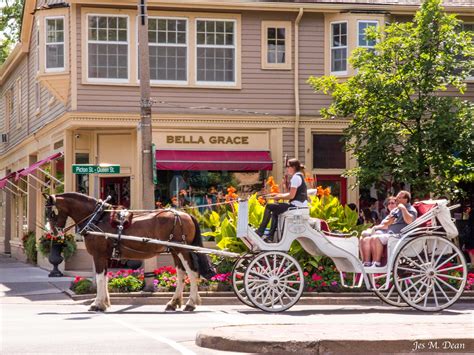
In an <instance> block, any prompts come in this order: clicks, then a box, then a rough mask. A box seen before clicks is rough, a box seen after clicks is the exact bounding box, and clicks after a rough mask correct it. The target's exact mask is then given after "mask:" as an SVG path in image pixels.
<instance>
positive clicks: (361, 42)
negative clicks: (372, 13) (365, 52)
mask: <svg viewBox="0 0 474 355" xmlns="http://www.w3.org/2000/svg"><path fill="white" fill-rule="evenodd" d="M377 26H378V22H377V21H358V22H357V45H358V46H359V47H364V48H367V49H369V50H373V48H374V46H375V40H373V39H367V36H366V32H365V31H366V30H367V28H369V27H375V28H376V27H377Z"/></svg>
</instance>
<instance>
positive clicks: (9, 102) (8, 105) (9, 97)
mask: <svg viewBox="0 0 474 355" xmlns="http://www.w3.org/2000/svg"><path fill="white" fill-rule="evenodd" d="M12 114H13V89H11V88H10V89H8V90H7V91H6V93H5V133H7V132H9V131H10V120H11V116H12Z"/></svg>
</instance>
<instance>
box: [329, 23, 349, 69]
mask: <svg viewBox="0 0 474 355" xmlns="http://www.w3.org/2000/svg"><path fill="white" fill-rule="evenodd" d="M331 72H332V73H339V74H346V73H347V22H333V23H331Z"/></svg>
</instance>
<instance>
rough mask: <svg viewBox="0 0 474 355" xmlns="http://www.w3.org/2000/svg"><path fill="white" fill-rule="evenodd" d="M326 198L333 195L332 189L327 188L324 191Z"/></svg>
mask: <svg viewBox="0 0 474 355" xmlns="http://www.w3.org/2000/svg"><path fill="white" fill-rule="evenodd" d="M323 194H324V196H329V195H330V194H331V188H330V187H326V188H325V189H324V192H323Z"/></svg>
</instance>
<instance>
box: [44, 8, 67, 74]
mask: <svg viewBox="0 0 474 355" xmlns="http://www.w3.org/2000/svg"><path fill="white" fill-rule="evenodd" d="M45 23H46V26H45V30H46V36H45V45H46V51H45V52H46V66H45V71H46V72H48V71H63V70H64V17H62V16H61V17H46V18H45Z"/></svg>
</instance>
